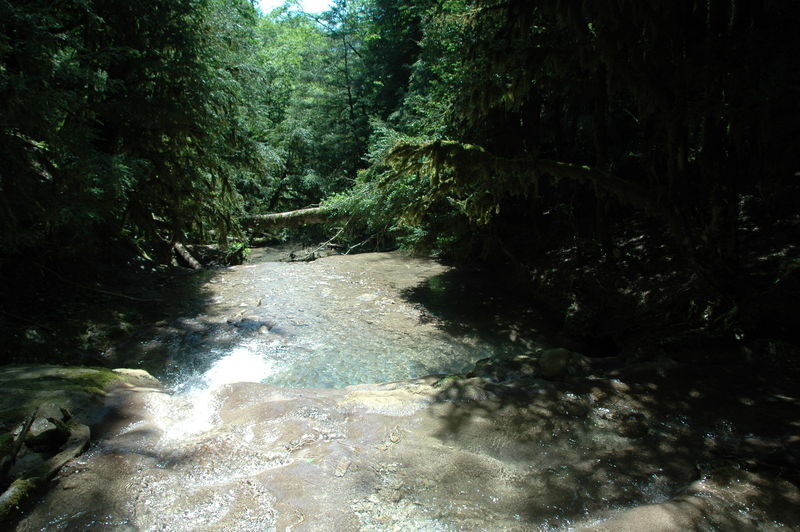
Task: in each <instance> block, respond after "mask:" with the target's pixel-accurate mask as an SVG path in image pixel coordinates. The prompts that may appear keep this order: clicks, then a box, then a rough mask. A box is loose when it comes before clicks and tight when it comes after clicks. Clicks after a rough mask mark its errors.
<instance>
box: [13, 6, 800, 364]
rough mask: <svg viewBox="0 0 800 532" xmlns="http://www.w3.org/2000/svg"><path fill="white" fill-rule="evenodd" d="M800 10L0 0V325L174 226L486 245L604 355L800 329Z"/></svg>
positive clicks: (274, 235)
mask: <svg viewBox="0 0 800 532" xmlns="http://www.w3.org/2000/svg"><path fill="white" fill-rule="evenodd" d="M798 27H800V6H796V5H795V4H794V3H793V2H782V1H768V0H763V1H758V0H753V1H744V2H743V1H738V0H737V1H734V0H703V1H697V0H680V1H673V0H671V1H654V2H636V1H632V0H631V1H629V0H601V1H597V0H595V1H588V0H585V1H584V0H569V1H567V0H542V1H537V2H529V1H520V0H471V1H467V0H400V1H395V0H336V1H335V2H334V3H333V5H332V8H331V9H330V10H329V11H327V12H325V13H323V14H321V15H314V16H312V15H307V14H304V13H302V12H301V11H300V10H299V9H297V7H296V6H295V5H292V4H291V3H287V5H286V6H284V7H283V8H281V9H277V10H275V11H274V12H272V13H268V14H261V13H259V12H258V11H257V10H256V8H255V7H254V6H253V5H252V4H251V3H250V2H248V1H246V0H150V1H148V2H138V3H137V2H134V3H120V2H115V1H111V0H65V1H63V2H57V3H52V2H44V1H37V0H34V1H24V2H23V1H19V0H0V101H2V102H3V103H2V106H3V107H2V112H0V194H1V196H2V200H0V201H1V202H2V204H1V205H0V239H1V240H0V270H1V271H2V275H3V283H2V287H1V288H0V290H2V313H3V319H4V320H6V321H7V322H8V323H12V322H15V320H16V322H19V321H20V319H22V320H23V321H24V319H25V318H24V317H23V318H20V314H21V309H24V308H25V305H26V304H27V303H26V302H28V301H29V300H31V291H35V290H36V288H37V287H41V286H59V285H60V284H63V283H62V281H63V279H70V280H76V282H77V283H83V284H87V283H92V282H94V280H96V279H97V276H98V275H100V273H99V272H101V270H103V269H104V268H112V269H115V268H125V267H127V268H138V269H148V270H152V269H157V268H158V265H159V264H169V263H170V262H171V261H173V260H174V257H173V255H172V254H173V249H174V245H175V244H176V243H178V244H181V243H187V244H216V245H217V246H219V247H220V249H222V250H238V249H240V248H241V247H242V246H243V245H245V244H247V243H252V242H254V241H259V242H264V241H267V242H276V241H288V240H298V239H299V240H306V241H309V242H311V241H314V242H320V241H322V240H328V239H331V240H330V242H332V243H334V244H336V245H338V246H340V247H341V249H343V250H345V251H351V252H355V251H368V250H375V249H393V248H396V247H405V248H409V249H413V250H415V251H417V252H421V253H427V254H434V255H437V256H440V257H443V258H445V259H448V260H453V261H457V262H461V263H469V264H475V263H481V264H485V265H488V266H489V267H491V268H494V269H495V270H496V271H497V272H498V275H502V276H504V277H508V278H510V279H513V280H514V282H515V283H517V285H518V286H519V287H520V288H522V289H525V290H527V291H528V292H529V293H530V294H531V298H532V300H536V301H537V302H538V304H542V305H545V306H546V307H547V308H549V309H550V310H551V311H552V314H553V316H554V317H555V321H557V325H558V327H560V328H561V329H562V330H563V331H564V332H565V333H566V334H568V335H572V336H574V337H578V338H581V339H582V340H583V341H584V342H585V345H586V346H587V349H590V350H591V349H594V350H595V351H596V352H597V353H598V354H608V353H613V352H617V351H619V350H620V349H622V348H623V347H625V346H627V345H632V344H635V343H641V342H643V341H648V342H650V343H652V342H654V341H656V342H660V343H662V344H667V343H670V342H671V343H672V344H680V343H681V342H686V341H687V339H688V340H689V341H691V342H696V341H697V339H698V338H700V337H702V338H710V339H714V340H715V341H719V340H722V341H726V342H742V341H746V342H757V341H763V340H765V339H776V338H777V339H782V340H783V341H789V342H793V343H796V334H795V333H796V330H797V327H798V325H800V323H799V321H800V320H799V319H798V316H799V315H800V313H798V308H797V304H796V301H797V300H798V296H800V252H799V251H798V235H800V201H799V200H800V120H798V119H799V118H800V112H798V111H800V109H798V106H799V105H800V104H799V103H798V102H800V63H799V62H798V60H797V58H798V57H800V38H798V37H797V28H798ZM317 205H321V206H322V208H323V210H324V212H325V213H326V214H328V215H329V220H330V222H329V223H327V224H323V225H322V226H315V227H309V228H303V229H294V230H288V229H283V230H274V231H267V232H265V231H264V230H260V229H259V228H258V227H257V226H253V224H251V223H249V220H251V218H249V217H250V216H252V215H257V214H265V213H273V212H282V211H289V210H294V209H301V208H304V207H309V206H317ZM332 237H333V238H332ZM50 282H52V283H54V284H52V285H49V284H48V283H50Z"/></svg>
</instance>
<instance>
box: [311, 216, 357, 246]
mask: <svg viewBox="0 0 800 532" xmlns="http://www.w3.org/2000/svg"><path fill="white" fill-rule="evenodd" d="M349 223H350V220H347V223H345V224H344V225H343V226H342V228H341V229H339V231H338V232H337V233H336V234H335V235H333V236H332V237H331V238H330V240H328V241H326V242H323V243H322V244H320V245H319V247H318V248H317V249H315V250H314V251H312V253H316V252H317V251H322V250H323V249H325V246H327V245H329V244H330V243H331V242H333V241H334V240H336V239H337V238H338V237H339V235H341V234H342V231H344V230H345V229H346V228H347V224H349Z"/></svg>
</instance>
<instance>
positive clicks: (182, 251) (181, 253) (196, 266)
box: [172, 242, 203, 270]
mask: <svg viewBox="0 0 800 532" xmlns="http://www.w3.org/2000/svg"><path fill="white" fill-rule="evenodd" d="M172 248H173V249H174V250H175V254H176V255H177V256H178V258H179V259H180V260H182V261H183V262H184V264H186V265H187V266H189V267H190V268H192V269H193V270H202V269H203V265H202V264H200V262H198V260H197V259H196V258H194V257H192V254H191V253H189V250H187V249H186V247H184V245H183V244H181V243H180V242H175V243H174V244H172Z"/></svg>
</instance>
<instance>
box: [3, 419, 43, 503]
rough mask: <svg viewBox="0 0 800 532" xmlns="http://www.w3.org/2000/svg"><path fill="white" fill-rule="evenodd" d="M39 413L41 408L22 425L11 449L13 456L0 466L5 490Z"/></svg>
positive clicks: (8, 457) (7, 457) (9, 456)
mask: <svg viewBox="0 0 800 532" xmlns="http://www.w3.org/2000/svg"><path fill="white" fill-rule="evenodd" d="M38 411H39V407H38V406H37V407H36V408H34V409H33V412H31V415H30V416H28V419H26V420H25V424H24V425H22V430H21V431H20V432H19V434H18V435H17V439H15V440H14V446H13V447H12V448H11V454H10V455H8V456H6V457H5V458H6V459H5V460H4V461H3V464H2V466H0V483H2V486H3V488H5V486H6V480H7V478H8V472H9V471H10V470H11V466H13V465H14V462H16V460H17V455H18V454H19V450H20V449H22V443H23V442H24V441H25V435H26V434H27V433H28V431H29V430H30V428H31V425H33V420H34V419H36V413H37V412H38Z"/></svg>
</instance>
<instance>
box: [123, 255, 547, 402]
mask: <svg viewBox="0 0 800 532" xmlns="http://www.w3.org/2000/svg"><path fill="white" fill-rule="evenodd" d="M266 253H267V252H265V251H263V250H255V252H254V256H253V257H251V261H250V263H249V264H245V265H241V266H235V267H231V268H226V269H222V270H216V271H212V272H206V273H203V274H200V276H199V278H197V279H195V280H194V284H195V286H194V288H195V290H196V291H197V292H198V293H200V294H201V295H202V305H201V306H200V307H197V306H192V307H190V309H189V310H190V313H189V314H187V315H184V316H181V317H179V318H178V319H175V320H173V321H172V322H171V323H168V324H165V326H164V327H162V328H161V329H160V330H159V331H157V333H156V334H155V335H154V336H153V337H152V338H148V339H147V340H145V341H144V342H143V343H142V345H141V349H142V353H141V355H140V360H138V361H134V363H138V364H143V365H144V366H146V367H150V368H153V371H152V373H153V374H154V375H155V376H157V377H158V378H160V379H162V381H163V382H165V384H167V385H168V386H169V387H171V388H174V389H176V390H178V391H182V390H187V389H192V388H198V387H201V388H202V387H206V386H213V385H219V384H225V383H230V382H263V383H268V384H274V385H277V386H286V387H294V388H300V387H311V388H340V387H343V386H347V385H352V384H366V383H378V382H390V381H397V380H402V379H409V378H417V377H423V376H425V375H431V374H450V373H462V372H465V371H467V370H469V369H470V368H471V367H472V366H473V365H474V363H475V361H477V360H478V359H481V358H485V357H489V356H501V357H502V356H508V357H511V356H514V355H515V354H521V353H525V352H530V351H531V350H532V349H534V348H535V347H536V346H537V341H538V340H540V338H541V337H540V336H539V333H538V332H537V329H538V328H539V327H538V326H531V324H535V323H536V314H535V312H534V311H533V310H532V309H530V308H525V306H524V305H523V302H522V301H514V300H513V299H511V298H509V297H506V298H505V299H502V300H501V299H500V298H499V296H498V295H497V294H496V289H497V286H487V279H486V278H485V276H484V277H483V278H481V277H479V276H476V275H468V274H463V273H461V274H460V273H457V272H455V271H453V270H450V269H449V268H447V267H445V266H442V265H441V264H439V263H437V262H435V261H432V260H429V259H416V258H410V257H407V256H404V255H402V254H399V253H371V254H363V255H353V256H333V257H328V258H323V259H320V260H317V261H314V262H291V263H287V262H271V261H268V260H264V259H265V258H267V256H266ZM523 329H524V330H525V331H526V334H525V336H523V334H522V332H521V331H522V330H523Z"/></svg>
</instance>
